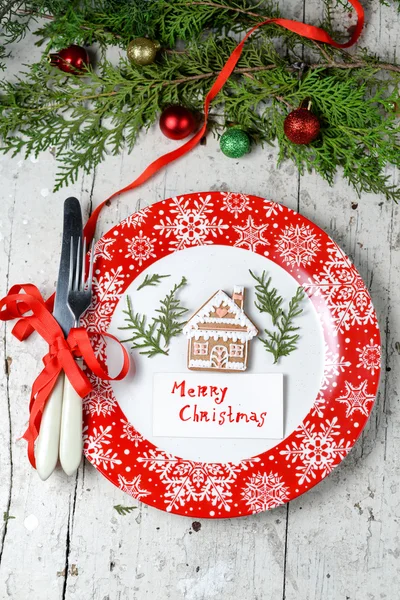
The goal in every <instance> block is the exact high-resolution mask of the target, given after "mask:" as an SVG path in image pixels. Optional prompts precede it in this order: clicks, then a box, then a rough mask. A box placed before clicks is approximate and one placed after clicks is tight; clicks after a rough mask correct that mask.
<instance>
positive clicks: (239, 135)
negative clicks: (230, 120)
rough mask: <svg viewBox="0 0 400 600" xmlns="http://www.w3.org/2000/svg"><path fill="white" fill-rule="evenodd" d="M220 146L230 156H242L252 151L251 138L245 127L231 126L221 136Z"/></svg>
mask: <svg viewBox="0 0 400 600" xmlns="http://www.w3.org/2000/svg"><path fill="white" fill-rule="evenodd" d="M219 147H220V148H221V150H222V152H223V153H224V154H225V156H229V158H241V157H242V156H244V155H245V154H247V153H248V152H250V138H249V136H248V135H247V133H246V132H245V131H243V129H239V128H237V127H231V128H230V129H227V130H226V131H225V132H224V133H223V134H222V136H221V139H220V142H219Z"/></svg>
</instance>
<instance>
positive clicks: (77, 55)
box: [49, 44, 89, 74]
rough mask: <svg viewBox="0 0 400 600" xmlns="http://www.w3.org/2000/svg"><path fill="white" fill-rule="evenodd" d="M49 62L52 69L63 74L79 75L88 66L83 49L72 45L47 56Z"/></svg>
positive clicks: (87, 56)
mask: <svg viewBox="0 0 400 600" xmlns="http://www.w3.org/2000/svg"><path fill="white" fill-rule="evenodd" d="M49 61H50V64H51V65H52V66H53V67H57V68H58V69H60V71H64V72H65V73H75V74H78V73H81V72H82V71H84V70H85V69H86V67H87V66H88V64H89V55H88V53H87V52H86V50H85V48H82V46H77V45H76V44H72V45H71V46H68V48H63V49H62V50H60V51H59V52H55V53H53V54H49Z"/></svg>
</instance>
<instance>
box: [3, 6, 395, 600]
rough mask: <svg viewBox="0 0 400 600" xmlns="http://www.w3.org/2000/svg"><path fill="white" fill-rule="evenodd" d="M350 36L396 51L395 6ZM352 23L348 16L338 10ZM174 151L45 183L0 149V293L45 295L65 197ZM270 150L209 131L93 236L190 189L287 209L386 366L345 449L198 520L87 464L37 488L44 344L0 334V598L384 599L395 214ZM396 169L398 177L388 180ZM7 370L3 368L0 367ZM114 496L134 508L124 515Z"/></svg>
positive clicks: (390, 552) (390, 557)
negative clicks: (270, 497)
mask: <svg viewBox="0 0 400 600" xmlns="http://www.w3.org/2000/svg"><path fill="white" fill-rule="evenodd" d="M281 4H282V10H283V12H285V14H286V15H287V16H289V17H292V18H303V16H304V18H305V19H306V20H308V21H312V22H316V21H317V20H318V16H319V15H320V14H321V2H320V1H319V0H307V1H306V2H302V1H301V0H298V1H296V2H288V1H282V2H281ZM364 4H365V6H366V12H367V26H366V30H365V32H364V34H363V39H362V44H363V45H367V46H369V48H370V49H371V50H372V51H374V50H375V51H377V52H379V54H380V55H381V56H383V57H387V58H388V59H391V58H393V57H394V55H395V52H396V48H398V47H399V41H400V33H399V28H398V24H397V23H398V16H397V13H396V9H395V7H394V6H391V7H381V6H380V4H379V2H378V0H371V1H369V2H364ZM349 21H351V19H350V18H349ZM33 52H34V50H33V43H32V39H31V38H29V37H28V38H27V39H26V40H25V41H24V42H23V43H20V44H18V45H16V46H13V48H12V61H10V62H9V64H11V69H13V70H14V71H15V72H17V71H18V70H19V69H20V65H21V64H22V63H24V62H30V61H31V60H32V54H33ZM173 147H175V142H171V141H168V140H166V139H165V138H162V137H161V135H160V133H159V131H158V129H157V127H155V128H153V129H152V130H151V131H150V132H149V134H147V135H143V136H142V137H141V139H140V143H139V145H138V147H137V148H136V150H135V151H134V152H133V153H132V154H131V155H130V156H127V155H126V154H123V155H122V156H120V157H109V158H108V159H107V161H106V162H105V163H104V164H103V165H102V166H101V167H99V168H98V169H97V171H96V172H95V173H93V174H92V175H91V176H90V177H89V176H82V177H81V178H80V180H79V182H78V183H77V184H76V185H75V186H71V187H70V188H69V189H68V191H66V190H65V191H61V192H58V193H57V194H53V193H52V192H51V188H52V185H53V182H54V173H55V160H54V157H53V156H52V154H51V152H49V153H47V154H44V155H41V156H40V157H39V159H38V160H37V161H32V160H27V161H25V160H23V158H22V157H20V156H19V157H16V158H14V159H11V158H10V157H1V158H0V170H1V177H2V188H1V196H2V210H1V213H0V293H1V295H4V293H5V292H6V290H7V288H8V287H9V285H11V284H13V283H18V282H25V281H32V282H34V283H36V284H37V285H38V286H39V288H40V289H41V290H42V291H43V293H44V294H45V295H47V294H49V293H50V292H51V291H53V289H54V285H55V280H56V276H57V268H58V265H57V261H55V260H54V257H55V256H58V253H59V248H60V244H61V223H62V203H63V200H64V198H65V197H66V195H67V194H68V195H76V196H77V197H78V198H79V199H80V200H81V202H82V205H83V207H84V211H85V215H86V216H87V215H88V214H89V213H90V211H91V210H92V208H93V207H94V206H96V205H97V204H98V203H100V202H101V201H102V200H103V199H104V198H105V197H107V196H108V195H109V194H110V193H111V192H112V191H114V190H115V189H117V188H119V187H121V186H122V185H125V184H126V183H128V182H129V181H131V180H132V179H133V178H134V176H135V175H136V174H138V173H140V172H141V171H142V170H143V169H144V167H145V166H146V165H147V164H148V163H149V162H150V161H151V160H152V159H154V158H156V157H157V156H159V155H160V154H162V153H163V152H166V151H167V150H169V149H172V148H173ZM275 162H276V151H275V150H274V149H271V148H269V147H267V148H265V149H264V150H262V149H260V148H257V149H255V150H253V152H252V153H251V155H249V156H247V157H245V158H243V159H241V160H238V161H235V160H228V159H227V158H225V157H224V156H223V155H222V154H221V152H220V150H219V148H218V143H217V141H216V140H214V139H213V138H212V137H209V138H208V139H207V144H206V145H205V146H199V147H198V148H196V149H195V150H194V151H193V152H192V153H191V154H190V155H189V156H187V157H185V158H184V159H183V160H181V161H180V162H179V163H176V164H174V165H172V166H170V167H169V168H168V169H167V170H165V171H163V172H162V173H160V174H158V175H157V176H155V177H154V178H153V179H152V181H150V182H149V183H148V184H146V185H145V186H143V187H142V188H140V189H139V190H136V191H133V192H131V193H130V194H128V195H126V196H124V197H123V198H121V199H119V200H118V201H117V202H114V203H113V204H112V205H111V206H110V207H108V208H107V209H106V210H105V211H104V213H103V215H102V217H101V221H100V225H99V228H98V235H101V234H102V233H104V232H105V231H107V230H108V229H109V228H110V227H112V225H113V224H115V223H118V222H119V221H120V220H121V219H122V218H124V217H126V216H127V215H128V214H130V213H132V212H133V211H135V210H136V209H138V208H141V207H143V206H146V205H149V204H151V203H152V202H155V201H157V200H161V199H163V198H166V197H169V196H172V195H175V194H179V193H188V192H191V191H206V190H233V191H242V192H246V193H249V194H255V195H259V196H265V197H267V198H271V199H274V200H276V201H278V202H282V203H284V204H285V205H287V206H289V207H291V208H294V209H296V210H299V211H300V212H301V213H302V214H304V215H305V216H307V217H308V218H310V219H311V220H313V221H314V222H315V223H317V224H318V225H319V226H321V227H322V228H324V229H325V230H326V231H327V232H328V233H329V234H330V235H331V236H332V237H333V238H334V239H335V240H336V241H337V242H338V243H339V244H340V245H341V246H342V247H343V248H344V250H345V251H346V252H347V253H348V254H349V255H350V257H351V258H352V259H353V260H354V262H355V264H356V266H357V268H358V269H359V271H360V273H361V275H362V276H363V278H364V281H365V282H366V284H367V286H368V287H369V289H370V292H371V294H372V298H373V301H374V304H375V307H376V309H377V312H378V316H379V322H380V326H381V331H382V337H383V352H384V368H383V375H382V382H381V387H380V392H379V397H378V400H377V403H376V405H375V407H374V410H373V414H372V417H371V419H370V420H369V423H368V425H367V427H366V429H365V430H364V432H363V435H362V437H361V439H360V440H359V442H358V443H357V445H356V447H355V448H354V450H353V451H352V452H351V454H350V455H349V457H348V458H347V459H346V460H345V461H344V462H343V463H342V464H341V465H340V466H339V467H338V468H337V469H336V470H335V471H334V473H333V474H332V475H331V476H329V477H328V478H327V479H326V480H325V481H323V482H322V483H321V484H320V485H318V486H317V487H316V488H314V489H313V490H311V491H310V492H308V493H307V494H306V495H304V496H303V497H301V498H299V499H297V500H296V501H294V502H292V503H290V505H287V506H284V507H281V508H279V509H276V510H273V511H271V512H269V513H265V514H260V515H257V516H254V517H246V518H244V519H236V520H229V519H226V520H222V521H202V522H201V523H200V524H196V525H195V524H193V523H192V520H190V519H187V518H184V517H177V516H174V515H170V514H167V513H162V512H159V511H156V510H153V509H151V508H148V507H147V506H144V505H140V504H138V503H135V502H133V501H131V499H130V498H129V497H128V496H126V495H125V494H122V492H120V491H119V490H117V489H116V488H114V487H113V486H112V485H111V484H110V483H108V481H106V480H105V479H104V478H102V477H101V476H100V475H99V474H98V473H97V471H95V470H94V469H93V468H92V467H91V465H90V464H88V463H85V464H84V465H83V466H82V467H81V468H80V470H79V472H78V474H77V476H76V477H73V478H69V479H68V478H66V477H65V476H64V475H63V473H62V472H60V471H59V470H57V471H56V472H55V475H54V476H52V477H51V478H50V479H49V480H48V481H47V482H45V483H43V482H41V481H40V480H39V478H38V476H37V474H36V473H35V472H34V471H33V470H32V469H31V468H30V467H29V464H28V461H27V459H26V448H25V443H24V442H22V441H17V438H18V437H19V436H20V435H21V433H22V432H23V431H24V428H25V426H26V422H27V415H28V411H27V399H28V394H29V388H30V384H31V382H32V381H33V379H34V377H35V375H36V373H37V372H38V369H39V368H40V360H41V356H42V355H43V352H44V345H43V344H42V342H41V341H40V340H38V338H37V337H35V338H34V337H32V339H31V340H29V341H28V342H26V343H24V344H20V343H18V342H16V341H15V340H14V338H13V337H12V336H11V334H10V330H11V328H10V327H7V328H5V327H4V326H2V327H1V343H0V361H1V368H0V394H1V402H0V469H1V477H2V484H1V486H0V517H1V515H2V514H3V512H5V513H7V514H8V515H9V516H13V517H15V518H14V519H9V520H7V521H3V522H1V531H0V598H1V599H2V600H3V598H4V599H7V598H11V599H12V600H25V599H26V598H29V600H144V599H145V598H151V599H154V600H213V599H214V598H215V599H218V600H231V599H232V598H240V599H241V600H393V599H394V598H397V595H398V594H397V593H396V591H395V590H396V589H399V587H400V573H399V571H400V566H399V556H400V540H399V534H398V531H399V528H398V523H399V518H400V507H399V494H400V485H399V484H400V466H399V462H398V447H399V433H398V432H399V431H400V408H399V390H400V381H399V362H400V311H399V308H398V286H399V283H400V226H399V218H400V215H399V208H398V207H397V206H395V205H392V204H390V203H388V202H386V201H385V200H384V199H383V198H380V197H378V196H372V195H370V196H366V195H364V196H363V197H362V198H357V197H356V195H355V193H354V192H353V190H352V189H351V188H349V187H348V185H347V183H346V182H344V181H343V180H342V179H341V177H340V176H338V177H337V178H336V181H335V185H334V186H333V187H332V188H330V187H329V186H328V185H327V184H325V183H324V182H323V181H322V180H321V179H320V178H319V177H318V176H316V175H314V174H311V175H306V176H304V177H299V176H298V174H297V172H296V170H295V168H294V167H293V166H292V165H291V164H290V163H286V164H284V165H283V166H282V167H281V168H280V169H278V170H277V169H276V167H275ZM393 175H394V176H395V177H398V174H396V173H394V174H393ZM5 365H7V368H6V367H5ZM116 504H123V505H135V506H136V507H137V508H135V510H133V511H132V512H131V513H130V514H128V515H126V516H120V515H119V514H118V513H117V512H116V511H115V509H114V508H113V506H114V505H116Z"/></svg>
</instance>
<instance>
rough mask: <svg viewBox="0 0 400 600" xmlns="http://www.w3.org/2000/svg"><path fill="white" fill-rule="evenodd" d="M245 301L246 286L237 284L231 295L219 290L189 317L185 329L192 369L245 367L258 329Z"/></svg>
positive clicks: (244, 368)
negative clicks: (244, 305)
mask: <svg viewBox="0 0 400 600" xmlns="http://www.w3.org/2000/svg"><path fill="white" fill-rule="evenodd" d="M243 303H244V288H243V287H241V286H235V287H234V291H233V296H232V298H231V297H230V296H228V294H226V293H225V292H223V291H222V290H219V291H218V292H216V293H215V294H214V295H213V296H211V298H209V300H207V302H206V303H205V304H203V306H202V307H201V308H199V310H198V311H197V312H196V313H194V315H193V316H192V317H191V318H190V319H189V321H188V322H187V324H186V325H185V327H184V329H183V333H184V334H185V335H186V336H187V337H188V338H189V342H188V363H187V366H188V368H189V369H192V370H203V369H205V370H213V371H214V370H216V371H235V372H238V371H245V370H246V368H247V360H248V355H249V342H250V340H252V339H253V338H254V337H255V336H256V335H257V334H258V330H257V328H256V326H255V325H254V323H252V322H251V321H250V319H249V318H248V316H247V315H246V313H245V312H244V310H243Z"/></svg>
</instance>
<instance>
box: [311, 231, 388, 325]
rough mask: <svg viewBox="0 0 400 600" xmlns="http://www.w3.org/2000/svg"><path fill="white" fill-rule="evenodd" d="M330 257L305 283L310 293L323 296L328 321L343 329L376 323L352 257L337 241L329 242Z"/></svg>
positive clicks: (372, 309) (370, 303)
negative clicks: (327, 311)
mask: <svg viewBox="0 0 400 600" xmlns="http://www.w3.org/2000/svg"><path fill="white" fill-rule="evenodd" d="M327 251H328V252H329V255H330V257H329V259H328V260H327V261H326V263H325V265H324V267H323V269H322V272H321V273H319V274H318V275H314V277H313V280H311V279H309V282H310V283H305V284H303V287H304V289H306V290H307V291H309V292H310V293H311V295H316V296H322V297H323V298H324V299H325V301H326V303H327V306H328V308H329V313H327V314H329V315H330V318H331V319H332V320H333V323H332V322H331V321H330V320H328V325H329V324H331V325H333V331H334V333H336V334H337V332H340V333H344V332H345V331H348V330H349V329H350V328H351V327H353V326H354V325H367V324H376V315H375V312H374V308H373V306H372V302H371V300H370V298H369V295H368V292H367V290H366V289H365V285H364V282H363V280H362V279H361V277H360V275H359V274H358V273H357V271H356V269H355V268H354V267H353V265H352V263H351V262H350V260H349V259H348V258H347V256H346V255H345V254H344V252H343V250H341V249H340V248H339V247H338V246H337V245H336V244H334V243H333V242H329V243H328V247H327Z"/></svg>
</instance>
